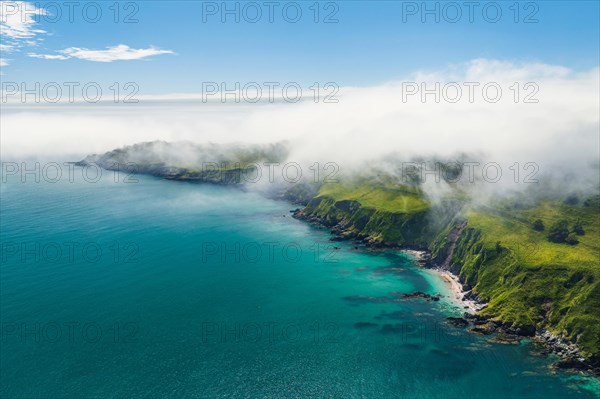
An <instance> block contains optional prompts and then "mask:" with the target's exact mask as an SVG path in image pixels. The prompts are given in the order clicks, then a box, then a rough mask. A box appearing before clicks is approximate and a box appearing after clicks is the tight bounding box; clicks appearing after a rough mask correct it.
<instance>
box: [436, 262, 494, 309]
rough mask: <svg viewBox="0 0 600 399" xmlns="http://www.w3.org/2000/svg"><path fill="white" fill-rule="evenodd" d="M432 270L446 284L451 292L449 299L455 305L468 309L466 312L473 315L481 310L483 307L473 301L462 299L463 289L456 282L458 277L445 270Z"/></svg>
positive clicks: (458, 282)
mask: <svg viewBox="0 0 600 399" xmlns="http://www.w3.org/2000/svg"><path fill="white" fill-rule="evenodd" d="M432 270H434V271H436V272H437V273H438V274H439V275H440V277H441V278H442V280H444V281H445V282H446V284H448V287H449V288H450V292H451V298H452V299H453V300H455V301H456V303H457V304H459V305H460V306H462V307H465V306H466V307H468V310H469V311H471V312H473V313H475V312H478V311H479V310H481V309H482V308H483V306H484V305H481V304H478V303H476V302H475V301H472V300H463V299H462V298H463V296H464V291H463V287H462V284H461V283H460V281H458V277H456V276H455V275H454V274H452V273H450V272H449V271H447V270H440V269H432Z"/></svg>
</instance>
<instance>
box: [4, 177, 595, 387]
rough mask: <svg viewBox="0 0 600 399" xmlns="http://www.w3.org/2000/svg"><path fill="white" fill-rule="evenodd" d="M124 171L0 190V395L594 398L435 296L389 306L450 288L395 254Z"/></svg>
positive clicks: (574, 380) (276, 210)
mask: <svg viewBox="0 0 600 399" xmlns="http://www.w3.org/2000/svg"><path fill="white" fill-rule="evenodd" d="M138 179H139V182H138V183H133V184H124V183H122V182H119V183H115V182H114V179H113V177H112V175H108V174H106V175H105V177H104V178H103V179H102V180H101V181H99V182H97V183H89V182H85V181H83V180H81V179H79V180H81V181H78V179H75V182H73V183H71V182H68V181H66V179H64V180H61V181H60V182H58V183H48V182H43V181H42V182H41V183H39V184H36V183H34V182H28V183H25V184H22V183H21V182H20V181H18V179H11V178H9V179H8V182H7V183H4V184H2V190H1V211H2V214H1V216H2V218H1V239H2V263H1V274H0V283H1V286H0V310H1V312H0V318H1V322H2V323H1V325H2V341H1V356H0V367H1V388H0V397H2V398H63V397H64V398H117V397H118V398H124V397H127V398H142V397H144V398H148V397H151V398H166V397H202V398H204V397H206V398H263V397H264V398H266V397H269V398H272V397H288V398H292V397H293V398H296V397H297V398H311V397H315V398H317V397H318V398H321V397H335V398H353V397H365V398H413V397H414V398H461V399H462V398H502V399H505V398H571V397H577V398H586V397H596V396H594V395H595V394H594V392H593V391H594V389H596V390H597V386H598V385H597V381H596V380H584V379H582V378H580V377H577V376H574V375H570V374H552V373H551V372H550V371H549V369H548V365H549V364H550V360H549V359H547V358H543V357H539V356H534V355H533V354H532V351H533V350H534V349H535V348H533V347H532V346H531V345H527V344H521V345H514V346H513V345H501V344H493V343H490V342H488V341H487V340H486V338H485V337H478V336H474V335H471V334H468V333H466V332H464V331H463V330H460V329H455V328H452V327H448V326H446V325H444V324H443V323H442V322H443V320H444V318H445V317H447V316H449V315H457V314H460V313H462V309H460V308H458V307H457V306H456V305H454V304H452V303H451V302H449V301H448V300H446V299H444V300H442V301H440V302H425V301H420V300H409V301H400V302H390V301H389V300H386V298H391V297H392V295H391V294H390V293H391V292H393V291H400V292H410V291H415V290H422V291H426V292H429V293H432V294H434V293H443V294H446V293H445V292H444V289H445V288H444V285H443V284H442V283H440V281H439V280H438V279H437V278H436V277H435V276H433V275H431V274H425V273H423V272H422V271H420V270H419V269H418V268H417V267H416V266H415V264H414V262H413V261H412V259H411V258H410V257H408V256H406V255H403V254H400V253H394V252H380V253H369V252H368V251H365V250H363V249H361V248H358V249H355V248H354V246H353V245H352V244H351V243H332V242H330V241H329V238H330V236H329V234H328V233H327V231H325V230H319V229H316V228H313V227H310V226H308V225H306V224H305V223H303V222H300V221H297V220H295V219H293V218H291V217H290V214H289V210H290V209H293V208H294V206H292V205H290V204H287V203H285V202H277V201H271V200H267V199H265V198H263V197H261V196H260V195H258V194H255V193H251V192H241V191H239V190H236V189H232V188H226V187H215V186H203V185H195V184H187V183H180V182H170V181H163V180H160V179H155V178H151V177H139V178H138ZM284 215H285V217H284ZM334 246H335V247H338V248H339V249H336V248H335V247H334ZM100 251H101V253H100ZM36 257H37V259H36ZM357 323H358V324H357ZM594 384H596V385H594Z"/></svg>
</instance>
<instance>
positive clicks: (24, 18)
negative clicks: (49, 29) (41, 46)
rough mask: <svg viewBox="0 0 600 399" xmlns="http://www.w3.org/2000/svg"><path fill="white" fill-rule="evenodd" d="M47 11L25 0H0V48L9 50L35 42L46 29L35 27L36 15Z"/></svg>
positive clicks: (46, 13)
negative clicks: (3, 0)
mask: <svg viewBox="0 0 600 399" xmlns="http://www.w3.org/2000/svg"><path fill="white" fill-rule="evenodd" d="M40 15H48V11H46V10H45V9H43V8H39V7H37V6H36V5H34V4H33V3H29V2H25V1H7V2H0V35H2V39H3V43H2V44H1V45H0V46H1V47H0V50H1V51H3V52H11V51H14V50H16V49H18V48H19V47H22V46H25V45H27V46H30V45H32V44H34V45H35V44H37V36H38V35H41V34H45V33H46V31H44V30H42V29H36V25H37V21H36V17H37V16H40Z"/></svg>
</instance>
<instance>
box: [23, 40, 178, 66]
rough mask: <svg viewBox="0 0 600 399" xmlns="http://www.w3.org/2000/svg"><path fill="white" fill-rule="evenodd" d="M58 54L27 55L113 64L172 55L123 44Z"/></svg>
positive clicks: (166, 52) (70, 48)
mask: <svg viewBox="0 0 600 399" xmlns="http://www.w3.org/2000/svg"><path fill="white" fill-rule="evenodd" d="M58 53H59V54H36V53H29V54H28V56H29V57H33V58H42V59H47V60H67V59H69V58H78V59H80V60H88V61H95V62H113V61H130V60H140V59H143V58H148V57H152V56H155V55H161V54H174V52H173V51H171V50H161V49H159V48H156V47H149V48H145V49H134V48H131V47H129V46H127V45H125V44H119V45H118V46H113V47H107V48H106V50H90V49H86V48H79V47H69V48H66V49H64V50H59V51H58Z"/></svg>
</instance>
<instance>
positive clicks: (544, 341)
mask: <svg viewBox="0 0 600 399" xmlns="http://www.w3.org/2000/svg"><path fill="white" fill-rule="evenodd" d="M292 216H293V217H294V218H296V219H299V220H304V221H306V222H309V223H311V224H314V225H317V226H320V227H326V228H329V229H331V232H332V233H333V234H334V237H333V238H332V240H333V241H345V240H354V241H356V242H358V243H360V244H363V245H365V246H366V247H367V248H370V249H396V250H400V251H403V252H406V253H409V254H411V255H412V256H414V257H415V259H416V261H417V263H418V264H419V266H421V267H425V268H428V269H430V270H433V271H434V272H436V273H438V274H439V275H440V277H441V278H442V279H443V280H444V281H445V282H446V283H447V284H448V285H449V288H450V291H451V292H452V295H453V299H455V300H456V301H457V304H459V306H462V307H463V308H465V309H467V310H468V311H469V312H465V313H464V314H463V317H448V318H447V320H446V322H447V324H449V325H452V326H454V327H461V328H466V329H467V331H468V332H470V333H472V334H478V335H486V336H487V335H489V336H491V337H490V341H492V342H496V343H503V344H516V343H518V342H519V341H520V340H521V339H530V340H531V341H532V342H533V343H534V344H536V345H539V346H540V348H541V350H540V351H539V352H538V353H539V354H541V355H544V356H547V355H550V354H555V355H557V356H558V357H559V358H560V360H559V361H558V362H556V363H554V364H553V365H552V367H553V368H556V369H567V370H575V371H586V372H591V373H593V374H596V375H599V376H600V359H597V358H594V357H592V358H591V359H586V358H585V357H583V356H582V355H581V353H580V350H579V348H578V347H577V345H575V344H573V343H570V342H567V341H564V340H561V339H560V338H559V337H557V336H555V335H553V334H552V333H550V332H549V331H547V330H545V329H541V330H540V329H536V327H535V326H533V325H514V324H513V323H512V322H503V321H500V320H495V319H492V318H490V317H487V316H483V315H481V314H479V311H481V310H482V309H484V308H485V307H486V303H484V302H482V301H480V299H479V298H478V297H477V295H476V294H475V293H474V292H473V291H472V290H465V289H464V288H465V287H463V285H462V284H461V282H460V279H459V277H458V276H456V275H455V274H453V273H452V272H451V270H450V267H448V266H449V265H447V264H442V265H438V264H436V263H435V262H434V260H432V257H431V253H430V252H429V251H428V250H427V249H426V248H414V247H401V246H396V245H387V244H384V243H381V242H376V243H374V242H372V241H370V240H369V239H368V238H364V237H360V236H358V235H347V234H345V235H341V234H340V232H341V231H342V230H343V226H338V225H332V224H331V223H329V222H328V221H327V220H325V219H323V218H320V217H318V216H315V215H306V214H304V213H303V212H302V210H301V209H296V210H295V211H293V213H292ZM462 229H464V225H463V226H460V230H461V231H462ZM459 234H460V231H459ZM455 235H456V237H452V238H453V239H454V241H456V239H458V234H455ZM451 247H453V246H451ZM451 255H452V254H451V253H449V254H448V256H447V258H446V259H449V258H450V257H451ZM445 263H447V262H445ZM420 294H423V293H418V292H417V293H412V294H403V295H402V296H401V297H402V298H404V299H406V298H411V297H421V298H424V299H426V300H434V301H437V300H439V297H435V296H434V297H431V296H428V294H424V295H420ZM347 299H352V300H366V299H367V298H347ZM369 299H370V300H371V301H372V300H373V298H369ZM377 299H378V300H381V298H377ZM492 335H493V336H492Z"/></svg>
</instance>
